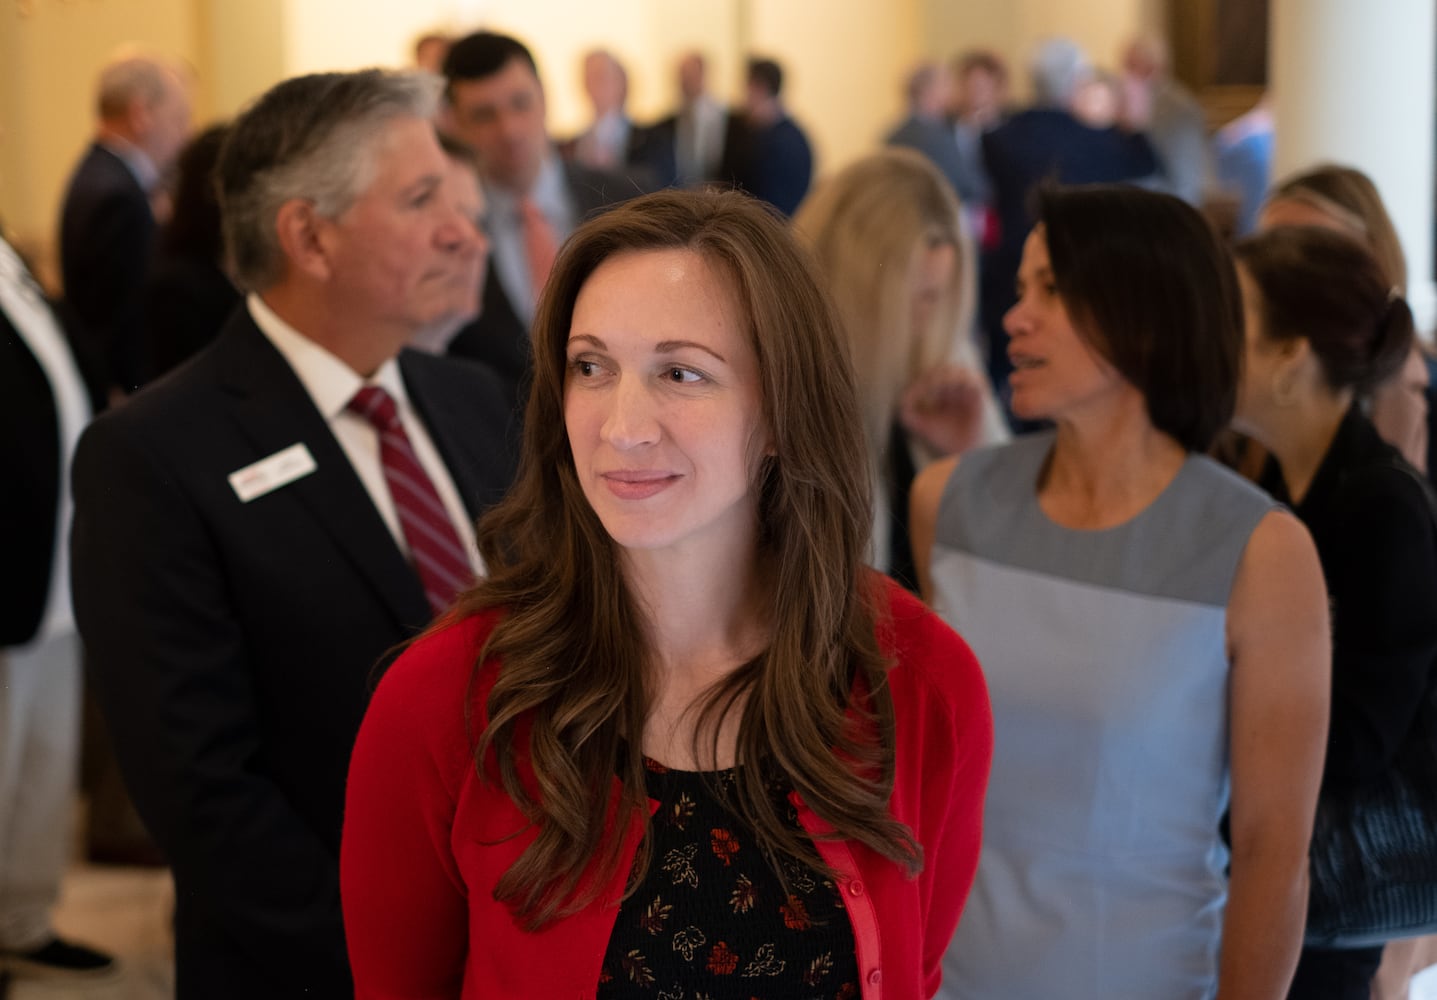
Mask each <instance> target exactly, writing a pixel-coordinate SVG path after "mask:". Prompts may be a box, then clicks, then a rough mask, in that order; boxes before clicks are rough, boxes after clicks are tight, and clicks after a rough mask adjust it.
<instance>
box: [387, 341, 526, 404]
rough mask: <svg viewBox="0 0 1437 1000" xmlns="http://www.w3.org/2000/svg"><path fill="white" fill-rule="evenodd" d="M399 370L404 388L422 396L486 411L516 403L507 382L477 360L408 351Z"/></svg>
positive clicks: (401, 359)
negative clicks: (433, 395)
mask: <svg viewBox="0 0 1437 1000" xmlns="http://www.w3.org/2000/svg"><path fill="white" fill-rule="evenodd" d="M399 370H400V372H401V373H403V375H404V382H405V385H406V386H407V387H409V388H410V389H411V390H413V391H414V392H415V393H417V394H419V395H426V394H429V393H439V394H442V395H444V396H446V397H449V398H452V399H455V400H459V401H461V402H463V401H467V402H469V403H471V404H473V405H476V406H478V407H480V408H484V409H488V408H490V406H491V405H492V404H493V403H495V402H498V403H501V404H502V405H504V406H505V407H506V408H507V407H508V406H509V405H511V404H512V402H513V400H512V395H513V390H512V387H511V386H510V384H509V382H508V380H506V379H505V378H504V377H503V376H502V375H500V374H499V373H498V372H497V371H496V370H495V369H493V368H492V367H490V366H489V365H487V364H485V363H484V362H482V361H478V360H475V359H474V358H466V357H455V356H454V355H436V354H430V353H428V352H425V351H418V350H413V349H411V348H406V349H404V350H403V351H401V352H400V353H399Z"/></svg>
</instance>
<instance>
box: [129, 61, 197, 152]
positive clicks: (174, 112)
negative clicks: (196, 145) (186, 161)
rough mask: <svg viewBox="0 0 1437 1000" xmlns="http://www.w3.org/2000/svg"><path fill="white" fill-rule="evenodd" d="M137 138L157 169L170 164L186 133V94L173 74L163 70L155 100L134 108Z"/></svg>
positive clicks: (188, 129) (188, 121)
mask: <svg viewBox="0 0 1437 1000" xmlns="http://www.w3.org/2000/svg"><path fill="white" fill-rule="evenodd" d="M138 115H139V120H138V122H137V125H138V126H139V128H138V131H139V140H140V146H141V148H143V149H144V151H145V155H146V156H148V157H149V158H150V159H151V160H153V161H154V164H155V167H156V168H157V169H159V170H160V171H161V172H163V171H165V170H168V169H169V168H170V166H171V165H173V164H174V162H175V158H176V157H178V156H179V155H180V150H181V149H183V148H184V146H185V143H186V142H187V141H188V140H189V137H190V95H189V88H188V87H187V86H186V85H185V82H184V81H183V80H181V79H180V77H179V76H178V75H176V74H173V73H171V74H166V79H165V88H164V92H163V93H162V94H161V95H160V98H159V100H157V101H155V102H154V103H153V104H151V105H148V106H147V107H144V108H143V109H142V110H140V111H139V112H138Z"/></svg>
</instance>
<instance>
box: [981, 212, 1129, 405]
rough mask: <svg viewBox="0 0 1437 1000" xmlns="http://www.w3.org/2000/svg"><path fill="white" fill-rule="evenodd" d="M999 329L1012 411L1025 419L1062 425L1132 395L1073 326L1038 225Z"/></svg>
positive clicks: (1029, 236) (1123, 381) (1127, 386)
mask: <svg viewBox="0 0 1437 1000" xmlns="http://www.w3.org/2000/svg"><path fill="white" fill-rule="evenodd" d="M1003 329H1005V330H1007V331H1008V337H1009V338H1010V339H1009V341H1008V358H1009V360H1011V361H1012V362H1013V374H1012V375H1011V376H1009V381H1008V384H1009V386H1010V388H1011V391H1012V406H1013V412H1014V413H1016V414H1018V416H1020V417H1022V418H1024V419H1025V420H1040V419H1052V420H1062V419H1064V418H1067V417H1070V416H1077V415H1080V414H1081V413H1083V412H1084V411H1086V410H1089V409H1091V408H1093V407H1095V406H1099V405H1102V404H1104V403H1105V402H1108V401H1111V400H1112V399H1114V398H1115V397H1116V396H1117V395H1118V394H1121V393H1124V392H1132V391H1135V390H1133V387H1132V386H1131V385H1130V384H1129V383H1128V382H1127V381H1126V380H1125V379H1124V378H1123V377H1122V376H1121V375H1120V374H1118V371H1117V369H1115V368H1114V367H1113V366H1112V365H1111V364H1109V363H1108V361H1107V360H1106V359H1105V358H1104V357H1103V356H1102V355H1101V354H1099V353H1098V351H1097V350H1096V349H1095V348H1094V347H1093V346H1092V345H1091V344H1089V343H1088V341H1087V340H1085V339H1084V338H1083V337H1081V336H1080V335H1079V334H1078V331H1077V329H1076V328H1075V327H1074V326H1073V322H1072V320H1071V319H1070V318H1069V316H1068V307H1067V305H1066V304H1064V302H1063V299H1062V297H1061V296H1060V295H1059V294H1058V287H1057V284H1056V283H1055V281H1054V278H1053V269H1052V264H1051V263H1050V261H1049V259H1048V241H1047V239H1046V237H1045V236H1044V235H1043V229H1042V227H1041V226H1039V227H1038V228H1036V229H1034V230H1033V231H1032V232H1031V233H1030V234H1029V235H1028V240H1027V242H1026V243H1024V244H1023V262H1022V264H1021V265H1019V267H1018V301H1017V303H1016V304H1015V305H1014V306H1013V308H1012V309H1009V310H1008V313H1007V315H1005V316H1004V317H1003Z"/></svg>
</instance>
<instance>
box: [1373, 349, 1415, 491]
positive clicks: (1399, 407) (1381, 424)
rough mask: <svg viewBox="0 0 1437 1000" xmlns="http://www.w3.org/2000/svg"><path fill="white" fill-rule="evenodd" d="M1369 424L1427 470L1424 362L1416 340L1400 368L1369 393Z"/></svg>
mask: <svg viewBox="0 0 1437 1000" xmlns="http://www.w3.org/2000/svg"><path fill="white" fill-rule="evenodd" d="M1372 426H1374V427H1376V428H1377V433H1378V434H1381V435H1382V439H1383V440H1384V441H1387V442H1389V443H1390V444H1391V445H1392V446H1393V447H1395V448H1396V449H1397V450H1398V451H1400V452H1402V457H1403V458H1405V459H1407V461H1408V462H1410V463H1411V464H1412V465H1414V466H1416V467H1417V468H1418V469H1421V470H1422V471H1424V472H1425V471H1426V470H1427V362H1426V360H1425V359H1424V358H1423V356H1422V348H1420V347H1418V346H1417V345H1416V344H1415V343H1414V344H1413V345H1412V350H1410V351H1408V352H1407V361H1406V362H1405V363H1404V364H1403V366H1402V370H1401V371H1399V372H1398V373H1397V374H1396V375H1394V376H1392V377H1391V378H1389V379H1388V380H1387V381H1386V382H1383V383H1382V384H1381V385H1379V386H1378V387H1377V389H1376V390H1375V391H1374V392H1373V393H1372Z"/></svg>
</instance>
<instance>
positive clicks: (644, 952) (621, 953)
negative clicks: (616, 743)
mask: <svg viewBox="0 0 1437 1000" xmlns="http://www.w3.org/2000/svg"><path fill="white" fill-rule="evenodd" d="M645 764H646V766H647V772H646V774H647V778H648V794H649V797H650V798H652V799H655V800H657V801H658V803H659V808H658V811H657V812H656V813H655V814H654V819H653V832H652V835H651V843H652V847H653V853H652V855H651V857H652V861H651V862H650V863H649V867H648V871H647V873H646V874H645V875H644V880H643V882H642V883H641V884H640V885H639V887H638V889H637V890H635V891H634V892H633V893H631V894H630V895H629V897H628V898H627V899H626V900H624V902H623V905H622V906H621V907H620V908H619V915H618V918H617V920H616V921H615V922H614V931H613V934H612V936H611V937H610V938H609V947H608V950H607V951H606V952H605V953H604V964H603V968H602V971H601V972H600V974H599V998H600V1000H628V998H635V997H642V998H645V1000H731V998H732V1000H750V998H758V1000H770V998H772V1000H779V998H782V1000H818V998H820V997H821V998H824V1000H850V998H856V997H857V996H858V992H859V991H858V961H857V958H856V955H855V951H854V938H853V927H852V925H851V924H850V923H849V922H848V914H847V913H845V912H844V909H843V900H842V897H841V896H840V895H839V893H838V890H837V889H836V888H835V886H834V885H833V882H832V880H830V879H828V878H825V877H824V876H823V874H822V873H821V872H819V871H816V870H814V869H812V868H809V867H807V866H804V865H800V864H798V863H796V862H793V861H786V860H785V861H781V862H780V864H781V865H782V866H783V869H784V878H785V879H786V880H787V882H788V889H787V890H785V889H784V888H783V883H782V882H780V881H779V878H778V875H777V874H776V873H775V872H774V870H773V868H772V866H771V865H770V864H769V862H768V860H767V859H766V858H765V857H764V855H763V854H762V853H761V852H760V851H759V850H758V848H757V846H756V845H755V844H754V843H753V839H752V836H751V835H750V834H749V832H748V831H747V830H745V829H742V828H740V827H739V826H738V824H737V823H736V820H735V817H734V815H733V814H732V813H730V812H729V811H728V810H727V809H725V808H724V806H723V804H722V803H721V802H720V801H719V799H718V798H717V797H716V796H715V795H714V794H713V792H712V791H711V785H710V784H709V783H706V782H705V780H704V776H703V775H701V774H700V773H698V772H694V771H676V770H670V769H668V768H665V767H664V766H663V765H662V764H659V763H657V762H655V761H650V760H647V759H645ZM708 777H709V781H710V782H714V783H717V785H718V786H719V788H720V789H722V788H724V787H725V785H729V786H731V785H732V782H733V780H734V772H733V771H732V770H727V771H719V772H717V773H714V774H710V775H709V776H708ZM773 794H774V795H775V796H776V800H777V801H778V802H779V803H780V813H779V814H780V815H781V816H784V817H786V818H787V820H788V822H789V823H791V824H792V825H793V826H794V828H795V829H797V828H798V827H799V823H798V814H797V811H796V810H795V809H794V807H793V805H792V804H791V803H790V802H789V801H788V789H786V788H784V787H782V785H781V784H780V783H777V782H775V783H774V785H773Z"/></svg>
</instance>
